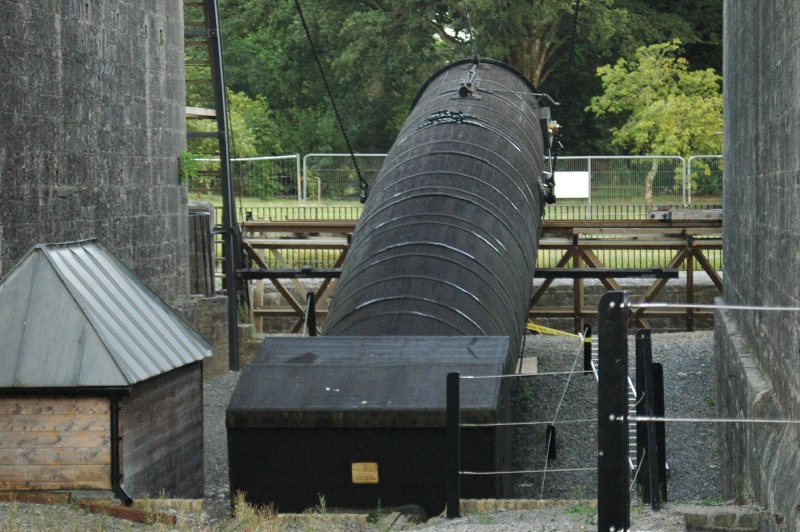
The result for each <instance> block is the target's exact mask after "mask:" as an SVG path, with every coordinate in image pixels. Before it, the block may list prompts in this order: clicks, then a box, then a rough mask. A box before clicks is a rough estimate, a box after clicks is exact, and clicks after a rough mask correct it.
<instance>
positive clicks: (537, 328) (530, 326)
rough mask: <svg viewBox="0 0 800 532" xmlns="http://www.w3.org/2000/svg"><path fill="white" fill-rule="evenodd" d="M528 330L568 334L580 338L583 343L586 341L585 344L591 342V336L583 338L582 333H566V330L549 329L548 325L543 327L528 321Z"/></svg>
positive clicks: (561, 334) (560, 334)
mask: <svg viewBox="0 0 800 532" xmlns="http://www.w3.org/2000/svg"><path fill="white" fill-rule="evenodd" d="M528 330H529V331H535V332H538V333H541V334H553V335H556V336H569V337H572V338H580V339H581V341H582V342H583V343H586V344H588V343H591V342H592V337H591V336H587V337H585V338H584V337H583V335H580V334H574V333H568V332H564V331H559V330H558V329H551V328H550V327H545V326H544V325H536V324H535V323H528Z"/></svg>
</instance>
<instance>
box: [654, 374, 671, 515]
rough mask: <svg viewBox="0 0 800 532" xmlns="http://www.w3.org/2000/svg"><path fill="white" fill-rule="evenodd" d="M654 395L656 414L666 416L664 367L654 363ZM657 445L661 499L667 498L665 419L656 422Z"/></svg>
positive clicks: (664, 500)
mask: <svg viewBox="0 0 800 532" xmlns="http://www.w3.org/2000/svg"><path fill="white" fill-rule="evenodd" d="M653 396H654V397H655V415H656V417H664V367H663V366H662V365H661V364H653ZM655 426H656V445H657V446H658V451H657V452H658V479H659V484H660V488H661V490H660V491H661V500H662V501H663V502H664V503H665V504H666V503H667V502H668V501H669V499H667V436H666V430H665V429H666V426H665V425H664V422H663V421H659V422H657V423H655Z"/></svg>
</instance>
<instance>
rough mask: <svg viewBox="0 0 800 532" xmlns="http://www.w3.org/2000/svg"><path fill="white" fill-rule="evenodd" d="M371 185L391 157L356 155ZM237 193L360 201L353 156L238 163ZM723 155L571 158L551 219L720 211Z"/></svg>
mask: <svg viewBox="0 0 800 532" xmlns="http://www.w3.org/2000/svg"><path fill="white" fill-rule="evenodd" d="M355 157H356V160H357V161H358V166H359V169H360V170H361V174H362V176H363V178H364V180H365V181H367V183H368V184H369V185H372V184H373V183H374V182H375V179H376V178H377V177H378V173H379V172H380V169H381V165H382V164H383V161H384V160H385V159H386V154H380V153H366V154H356V155H355ZM197 161H199V162H200V163H201V165H202V168H201V171H200V172H199V173H198V176H197V177H196V178H195V179H194V180H193V181H192V183H191V184H190V186H189V190H190V192H198V193H208V194H215V193H219V177H218V166H219V159H197ZM231 162H232V173H233V179H234V190H235V193H236V196H237V201H238V202H239V204H240V205H244V206H253V207H256V206H258V205H259V204H263V202H264V201H272V200H293V201H294V200H296V201H297V204H298V205H299V206H304V205H308V204H309V202H310V203H311V204H318V205H321V204H325V203H326V202H352V201H358V199H359V193H360V187H359V181H358V174H357V173H356V170H355V166H354V164H353V160H352V157H351V156H350V154H347V153H310V154H308V155H305V156H304V157H303V163H302V171H301V166H300V156H299V155H281V156H273V157H248V158H239V159H232V160H231ZM722 168H723V161H722V156H721V155H695V156H693V157H690V158H689V159H688V160H687V159H684V158H682V157H678V156H649V155H648V156H644V155H643V156H627V155H626V156H570V157H560V158H559V159H558V166H557V170H556V173H555V180H556V197H557V198H558V201H557V203H556V204H555V205H552V206H550V207H548V209H547V216H548V217H549V218H552V219H620V218H623V219H624V218H631V219H634V218H640V217H643V216H645V215H646V214H647V213H648V212H649V211H650V209H653V208H659V207H667V206H668V207H672V208H721V206H722Z"/></svg>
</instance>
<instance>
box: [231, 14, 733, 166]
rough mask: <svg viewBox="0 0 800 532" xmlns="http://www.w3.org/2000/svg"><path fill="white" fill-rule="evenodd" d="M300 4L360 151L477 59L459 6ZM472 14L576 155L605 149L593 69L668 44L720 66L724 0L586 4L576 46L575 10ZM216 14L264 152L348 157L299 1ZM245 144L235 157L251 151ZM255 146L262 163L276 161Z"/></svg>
mask: <svg viewBox="0 0 800 532" xmlns="http://www.w3.org/2000/svg"><path fill="white" fill-rule="evenodd" d="M302 4H303V8H304V13H305V18H306V20H307V22H308V25H309V29H310V32H311V35H312V38H313V40H314V44H315V45H316V48H317V50H318V51H319V54H320V58H321V61H322V64H323V68H324V69H325V72H326V74H327V77H328V80H329V82H330V86H331V89H332V91H333V93H334V95H335V97H336V101H337V105H338V108H339V111H340V114H341V116H342V118H343V120H344V122H345V125H346V127H347V129H348V132H349V136H350V139H351V142H352V145H353V147H354V149H355V150H356V151H359V152H362V153H366V152H385V151H386V150H388V148H389V147H390V146H391V144H392V143H393V141H394V139H395V137H396V135H397V132H398V131H399V128H400V126H401V125H402V123H403V121H404V120H405V118H406V116H407V114H408V110H409V107H410V104H411V102H412V101H413V99H414V97H415V95H416V93H417V91H418V90H419V88H420V86H422V84H423V83H424V82H425V80H426V79H427V78H428V77H429V76H430V75H431V74H433V73H434V72H435V71H436V70H438V69H439V68H441V67H442V66H445V65H446V64H448V63H449V62H451V61H453V60H456V59H462V58H466V57H471V56H472V48H471V46H470V39H469V31H468V24H467V17H466V16H465V13H464V2H463V0H443V1H440V2H427V1H423V0H374V1H369V2H363V1H360V0H358V1H357V0H342V1H340V2H329V1H326V0H304V1H303V2H302ZM467 6H468V8H469V11H470V13H469V14H470V20H471V22H472V25H473V27H474V36H475V44H476V47H477V52H478V54H479V55H480V56H481V57H490V58H493V59H498V60H501V61H504V62H507V63H509V64H511V65H512V66H514V67H515V68H517V69H518V70H520V71H521V72H522V73H523V74H525V75H526V76H528V77H529V78H530V79H531V80H532V81H533V82H534V83H535V84H536V85H537V86H539V88H540V89H541V90H542V91H544V92H547V93H549V94H551V95H552V96H553V97H554V98H555V99H556V100H559V101H561V102H562V103H563V104H564V105H563V106H562V107H560V108H559V109H557V110H556V113H557V115H558V116H557V118H558V120H559V121H560V122H561V123H562V125H564V126H565V131H566V135H567V137H566V139H565V141H566V143H567V148H571V149H572V153H576V152H577V151H583V152H592V151H593V152H597V151H598V150H602V151H604V150H606V149H610V148H612V146H611V145H609V144H608V142H607V140H606V137H605V136H604V135H603V134H602V131H603V130H602V127H603V123H602V121H598V120H596V118H595V117H594V115H593V114H592V113H590V112H587V111H585V108H586V107H587V106H588V105H589V104H590V98H591V97H592V96H595V95H598V94H600V93H601V92H602V90H603V88H602V86H601V83H600V80H599V79H598V78H597V77H595V76H594V75H593V73H594V72H595V70H596V69H597V67H598V66H600V65H603V64H606V63H610V62H613V61H616V60H617V58H619V57H631V56H632V55H633V54H634V51H635V50H636V49H637V48H639V47H641V46H643V45H648V44H652V43H655V42H663V41H665V40H667V39H669V38H672V37H679V38H680V39H681V40H682V41H683V42H685V43H687V46H688V47H689V49H690V50H691V51H692V52H693V53H699V52H698V50H700V51H701V52H702V53H704V54H705V55H704V56H703V57H704V58H705V59H703V61H701V63H700V64H701V65H710V66H717V64H721V46H720V38H719V35H720V34H721V20H722V17H721V14H722V3H721V1H720V0H696V1H695V2H691V3H690V2H688V1H686V0H674V1H671V2H666V1H661V0H584V1H582V2H581V3H580V13H579V18H578V27H577V31H576V33H575V35H576V38H575V40H574V42H573V41H572V30H573V20H574V11H573V10H574V7H575V0H548V1H547V2H531V1H529V0H504V1H503V2H501V3H500V4H498V2H497V1H496V0H468V2H467ZM696 6H699V8H702V9H701V11H702V13H701V15H699V14H698V13H697V10H696V9H695V7H696ZM699 8H698V9H699ZM220 12H221V13H222V24H223V35H224V36H225V43H224V46H225V61H226V72H227V78H228V83H229V85H230V87H231V88H232V90H233V91H234V92H235V93H243V94H244V95H247V98H249V99H251V100H256V99H257V98H258V95H263V96H265V97H266V98H267V100H268V104H269V110H270V111H271V115H270V118H271V124H272V125H274V126H275V127H272V125H270V126H269V127H267V128H266V129H267V130H268V131H269V134H267V135H266V136H267V137H269V138H271V139H272V142H269V143H267V144H268V145H270V146H273V147H277V146H282V147H284V148H286V149H288V150H289V151H291V152H299V153H312V152H325V151H338V152H340V151H344V150H345V148H346V147H345V142H344V139H343V137H342V135H341V133H340V131H339V127H338V124H337V123H336V120H335V117H334V113H333V110H332V108H331V104H330V102H329V100H328V96H327V93H326V91H325V88H324V86H323V83H322V80H321V78H320V74H319V72H318V69H317V65H316V62H315V60H314V57H313V54H312V52H311V48H310V46H309V43H308V41H307V38H306V35H305V32H304V30H303V27H302V25H301V24H300V21H299V17H298V14H297V12H296V10H295V7H294V3H293V2H285V1H278V0H221V3H220ZM701 41H702V42H701ZM698 46H699V47H700V48H702V50H701V49H700V48H698ZM570 48H572V64H571V66H570V67H569V68H568V67H567V63H568V57H569V51H570ZM265 103H266V101H265ZM250 123H251V124H252V122H250ZM256 136H257V137H258V135H256ZM245 137H246V136H245V135H243V140H242V142H241V143H242V144H243V149H242V150H237V154H244V153H245V152H246V151H245V149H244V148H245V146H244V145H245V144H246V142H245V140H244V138H245ZM250 145H252V143H251V144H250ZM255 145H256V149H258V150H259V151H260V153H259V155H262V154H266V153H275V151H264V150H263V149H262V148H261V146H259V145H258V142H255Z"/></svg>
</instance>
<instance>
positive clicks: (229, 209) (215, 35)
mask: <svg viewBox="0 0 800 532" xmlns="http://www.w3.org/2000/svg"><path fill="white" fill-rule="evenodd" d="M204 1H205V8H206V13H207V15H208V48H209V51H210V53H211V69H212V76H213V81H214V99H215V106H216V112H217V138H218V139H219V165H220V188H221V192H222V236H223V255H224V257H225V259H224V261H223V269H224V272H225V292H226V293H227V294H228V369H230V370H232V371H238V370H239V336H238V334H239V325H238V301H237V299H238V296H237V290H236V266H237V265H236V253H237V249H238V238H237V237H238V232H237V224H236V200H235V197H234V192H233V180H232V178H231V154H230V146H229V144H228V103H227V95H226V94H225V91H226V90H227V89H226V86H227V85H226V84H225V68H224V67H223V64H222V36H221V33H220V25H219V6H218V4H217V1H216V0H204Z"/></svg>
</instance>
